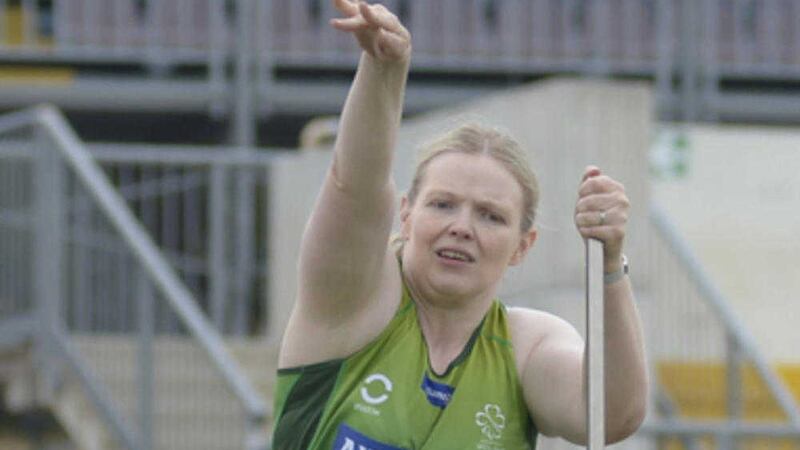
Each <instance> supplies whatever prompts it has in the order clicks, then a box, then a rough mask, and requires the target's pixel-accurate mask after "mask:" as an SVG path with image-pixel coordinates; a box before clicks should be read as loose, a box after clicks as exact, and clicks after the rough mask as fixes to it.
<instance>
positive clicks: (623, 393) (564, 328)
mask: <svg viewBox="0 0 800 450" xmlns="http://www.w3.org/2000/svg"><path fill="white" fill-rule="evenodd" d="M628 209H629V205H628V198H627V196H626V195H625V190H624V187H623V186H622V185H621V184H620V183H618V182H617V181H615V180H613V179H611V178H609V177H607V176H605V175H603V174H602V173H601V172H600V170H599V169H597V168H596V167H588V168H587V169H586V172H585V173H584V176H583V180H582V183H581V186H580V189H579V193H578V201H577V205H576V207H575V224H576V226H577V227H578V231H579V232H580V234H581V236H583V237H584V238H596V239H599V240H601V241H603V243H604V249H605V250H604V251H605V253H604V259H605V272H606V273H615V272H617V271H618V270H620V269H621V258H622V247H623V240H624V237H625V226H626V224H627V219H628ZM601 217H602V220H601ZM611 278H612V280H610V281H611V282H610V283H608V284H606V286H605V288H604V295H605V311H604V314H605V372H606V374H605V380H606V440H607V441H608V442H609V443H613V442H617V441H619V440H622V439H624V438H626V437H627V436H629V435H630V434H632V433H633V432H634V431H636V429H637V428H638V427H639V425H640V424H641V422H642V420H643V419H644V414H645V410H646V402H647V373H646V365H645V355H644V342H643V338H642V330H641V323H640V319H639V313H638V311H637V308H636V304H635V302H634V297H633V290H632V289H631V284H630V281H629V279H628V277H627V276H623V277H621V278H618V277H611ZM614 278H616V279H615V280H614ZM512 326H513V327H514V328H515V329H517V332H516V333H517V337H515V342H523V343H527V344H528V345H530V347H529V350H528V351H526V352H525V353H524V354H523V355H522V358H523V359H524V361H523V362H522V364H523V366H522V382H523V389H524V392H525V399H526V402H527V404H528V408H529V410H530V411H531V414H532V415H533V417H534V420H536V422H537V426H538V427H539V430H540V431H541V432H542V433H544V434H545V435H550V436H553V435H555V436H560V437H563V438H565V439H568V440H570V441H572V442H575V443H578V444H585V443H586V439H587V436H586V401H585V391H586V386H585V377H584V375H583V373H584V362H585V354H584V353H585V345H584V343H583V340H582V339H581V337H580V335H578V333H577V331H575V329H574V328H573V327H572V326H571V325H569V324H567V323H566V322H564V321H563V320H561V319H558V318H556V317H554V316H550V315H547V314H545V313H540V312H534V311H519V310H517V311H515V312H514V317H512ZM532 327H536V331H532V330H531V328H532Z"/></svg>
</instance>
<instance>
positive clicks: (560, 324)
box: [508, 307, 580, 374]
mask: <svg viewBox="0 0 800 450" xmlns="http://www.w3.org/2000/svg"><path fill="white" fill-rule="evenodd" d="M508 324H509V331H510V332H511V343H512V344H513V346H514V356H515V358H516V361H517V369H518V371H519V372H520V374H521V373H522V371H523V369H524V366H525V365H526V364H527V362H528V361H529V360H530V356H531V354H532V353H533V352H534V351H535V350H536V349H537V348H539V347H540V346H541V345H542V344H543V343H546V342H547V341H552V340H553V338H555V339H556V340H558V339H559V338H566V340H568V341H574V340H575V339H576V338H577V339H578V340H580V336H579V335H578V332H577V330H575V327H573V326H572V324H570V323H569V322H567V321H566V320H564V319H562V318H560V317H558V316H556V315H554V314H551V313H548V312H545V311H540V310H537V309H531V308H522V307H511V308H508Z"/></svg>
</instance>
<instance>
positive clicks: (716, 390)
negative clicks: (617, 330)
mask: <svg viewBox="0 0 800 450" xmlns="http://www.w3.org/2000/svg"><path fill="white" fill-rule="evenodd" d="M650 221H651V232H652V233H653V236H652V238H651V240H650V248H649V249H648V253H649V255H650V260H649V261H647V264H649V267H648V270H649V272H650V273H651V274H652V275H651V276H652V280H650V282H649V283H650V286H649V287H650V289H647V294H646V295H647V296H648V302H647V304H645V305H644V308H645V313H644V317H645V324H646V329H647V331H648V336H647V341H648V350H649V353H650V354H649V355H648V356H649V357H650V359H651V361H652V365H653V366H652V367H653V368H652V377H653V378H654V381H655V383H654V385H655V389H656V396H655V403H656V409H657V412H658V413H659V417H658V418H654V420H651V421H649V422H648V423H646V424H645V426H644V427H643V429H642V431H641V432H642V433H645V434H649V435H652V436H654V437H656V438H658V442H661V443H662V444H665V445H666V444H667V443H669V442H677V443H680V444H681V445H682V448H685V449H686V450H691V449H701V448H715V449H719V450H729V449H747V448H787V449H788V448H791V449H794V448H799V447H798V446H800V409H799V408H798V402H797V401H796V400H795V398H794V397H793V395H792V393H791V392H790V391H789V389H788V388H787V386H786V385H785V384H784V382H783V381H782V380H781V379H780V377H779V376H778V375H777V373H776V371H775V369H774V367H772V366H771V365H770V363H769V362H768V361H767V359H766V358H765V356H764V355H763V354H762V352H761V351H760V350H759V349H758V347H757V345H756V343H755V340H754V338H753V337H752V336H751V335H750V334H749V333H748V331H747V328H746V327H745V326H744V325H743V323H742V322H741V320H740V319H739V318H738V317H737V315H736V314H735V313H734V311H733V310H732V309H731V306H730V303H729V301H728V300H727V299H726V298H725V297H724V296H723V294H722V293H721V292H720V291H719V290H718V289H717V288H716V286H715V285H714V283H713V282H712V281H711V279H710V278H709V277H708V275H706V273H705V271H704V269H703V267H702V265H701V263H700V262H699V259H698V258H697V256H695V255H694V253H693V251H692V250H691V249H690V247H689V246H688V244H687V243H686V241H685V240H684V239H683V238H682V237H681V236H680V234H679V233H678V231H677V228H676V227H675V225H673V224H672V222H671V221H670V219H669V218H668V216H667V214H666V212H665V211H664V210H663V209H661V208H660V207H658V206H653V207H652V208H651V214H650ZM709 439H711V440H710V441H709ZM748 444H749V445H751V446H755V447H748ZM709 445H711V447H709ZM759 445H761V447H759ZM678 448H681V447H678Z"/></svg>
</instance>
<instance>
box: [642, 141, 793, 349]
mask: <svg viewBox="0 0 800 450" xmlns="http://www.w3.org/2000/svg"><path fill="white" fill-rule="evenodd" d="M686 132H687V135H688V138H689V146H690V150H689V155H688V156H689V159H688V172H687V174H686V176H685V177H682V178H671V179H663V180H658V181H656V182H654V183H653V190H654V193H653V195H654V199H655V200H656V201H657V202H658V203H660V204H661V205H662V206H663V207H664V208H665V209H666V210H667V211H668V213H669V215H670V217H671V218H672V219H673V221H674V222H675V223H676V225H677V226H678V227H679V228H680V230H681V232H682V234H683V235H684V236H685V237H686V239H687V241H688V243H689V244H690V245H691V246H692V248H693V249H694V250H695V252H696V253H697V255H698V257H699V258H700V260H701V262H702V263H703V265H704V267H705V269H706V271H707V273H708V274H709V275H710V276H711V278H712V280H713V281H714V283H715V284H716V285H717V286H718V287H719V288H720V290H721V291H722V293H723V294H724V295H725V296H726V297H727V298H728V300H729V302H730V304H731V305H732V306H733V308H734V310H735V311H736V313H737V315H738V316H739V317H740V318H741V319H742V321H743V323H744V325H745V327H746V328H747V329H748V331H749V332H750V333H751V334H752V335H753V336H754V337H755V339H756V342H757V343H758V344H759V348H761V350H762V351H763V352H764V353H765V355H766V356H767V358H768V359H770V360H772V361H775V362H778V361H785V362H794V363H796V362H798V361H800V352H799V351H798V349H797V345H798V344H800V328H798V327H797V323H798V320H800V302H798V292H800V264H799V263H798V256H797V255H800V239H798V234H799V233H800V213H798V210H797V207H798V205H800V177H798V176H797V171H798V168H800V129H787V128H775V127H742V126H737V127H733V126H695V127H691V128H688V129H687V130H686Z"/></svg>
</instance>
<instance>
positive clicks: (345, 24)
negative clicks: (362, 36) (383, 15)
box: [331, 16, 370, 31]
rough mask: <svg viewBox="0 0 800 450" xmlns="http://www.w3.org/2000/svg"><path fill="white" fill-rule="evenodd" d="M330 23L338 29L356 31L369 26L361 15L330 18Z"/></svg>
mask: <svg viewBox="0 0 800 450" xmlns="http://www.w3.org/2000/svg"><path fill="white" fill-rule="evenodd" d="M331 25H332V26H333V27H334V28H336V29H337V30H340V31H358V30H363V29H364V28H367V27H369V26H370V25H369V24H368V23H367V21H366V20H364V18H363V17H361V16H353V17H347V18H343V19H331Z"/></svg>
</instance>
